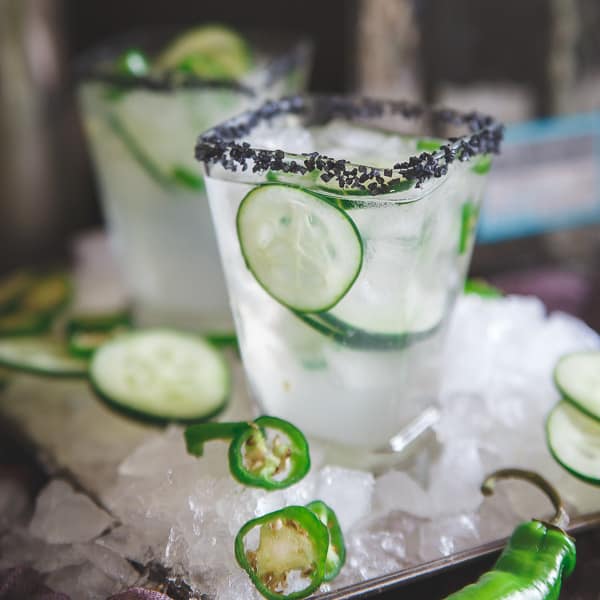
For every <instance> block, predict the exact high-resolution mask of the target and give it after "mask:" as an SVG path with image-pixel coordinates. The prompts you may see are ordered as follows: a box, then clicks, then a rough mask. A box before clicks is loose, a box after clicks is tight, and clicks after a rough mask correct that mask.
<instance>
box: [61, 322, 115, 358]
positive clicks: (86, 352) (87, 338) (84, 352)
mask: <svg viewBox="0 0 600 600" xmlns="http://www.w3.org/2000/svg"><path fill="white" fill-rule="evenodd" d="M123 331H124V330H123V329H115V330H113V331H78V332H76V333H73V334H72V335H71V336H69V340H68V344H67V345H68V348H69V352H70V353H71V355H72V356H75V357H77V358H84V359H89V358H91V357H92V355H93V354H94V352H96V350H98V348H100V346H102V345H103V344H105V343H106V342H108V341H109V340H111V339H112V338H114V337H115V336H117V335H119V334H120V333H123Z"/></svg>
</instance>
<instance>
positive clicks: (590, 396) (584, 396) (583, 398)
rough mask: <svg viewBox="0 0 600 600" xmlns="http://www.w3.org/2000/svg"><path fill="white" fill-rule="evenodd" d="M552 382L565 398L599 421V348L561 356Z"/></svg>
mask: <svg viewBox="0 0 600 600" xmlns="http://www.w3.org/2000/svg"><path fill="white" fill-rule="evenodd" d="M554 383H555V384H556V387H557V388H558V389H559V391H560V393H561V394H562V395H563V397H564V399H565V400H568V401H569V402H571V404H574V405H575V406H576V407H577V408H578V409H579V410H581V411H582V412H584V413H586V414H587V415H588V416H590V417H592V418H593V419H597V420H599V421H600V350H590V351H589V352H575V353H573V354H567V355H566V356H563V357H562V358H561V359H560V360H559V361H558V363H557V364H556V367H555V368H554Z"/></svg>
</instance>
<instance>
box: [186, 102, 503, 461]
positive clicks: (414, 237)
mask: <svg viewBox="0 0 600 600" xmlns="http://www.w3.org/2000/svg"><path fill="white" fill-rule="evenodd" d="M501 137H502V127H501V126H500V125H499V124H497V123H496V122H495V121H494V120H493V119H492V118H491V117H487V116H483V115H480V114H477V113H468V114H461V113H458V112H456V111H452V110H429V109H426V108H422V107H420V106H418V105H413V104H410V103H406V102H401V101H383V100H373V99H364V98H362V99H361V98H352V97H333V96H311V97H292V98H284V99H282V100H279V101H276V102H269V103H266V104H265V105H263V106H262V107H261V108H259V109H257V110H255V111H250V112H247V113H245V114H243V115H241V116H239V117H236V118H234V119H231V120H229V121H227V122H225V123H223V124H222V125H220V126H218V127H215V128H213V129H211V130H209V131H207V132H205V133H204V134H202V135H201V136H200V138H199V141H198V144H197V146H196V157H197V158H198V160H200V162H202V163H203V165H204V171H205V178H206V184H207V191H208V196H209V202H210V206H211V211H212V216H213V220H214V224H215V229H216V232H217V239H218V243H219V249H220V253H221V258H222V261H223V265H224V270H225V275H226V280H227V285H228V288H229V294H230V299H231V303H232V310H233V314H234V319H235V323H236V329H237V333H238V337H239V344H240V349H241V354H242V360H243V363H244V367H245V371H246V375H247V378H248V382H249V387H250V392H251V395H252V396H253V398H254V399H255V400H256V401H257V403H258V405H259V407H260V410H261V411H262V412H264V413H267V414H272V415H276V416H279V417H282V418H285V419H288V420H290V421H292V422H293V423H294V424H296V425H297V426H298V427H300V428H301V429H302V430H303V431H304V432H305V433H307V434H308V435H309V436H311V437H314V438H318V439H322V440H325V441H327V442H331V443H333V444H334V445H339V446H345V447H348V448H350V447H352V448H353V449H354V450H356V449H358V450H359V451H361V452H370V451H376V450H378V449H381V448H384V447H386V445H389V443H390V440H394V439H396V440H397V439H399V438H398V436H399V435H400V437H401V434H402V432H403V431H404V432H407V428H410V425H411V424H414V423H415V421H418V419H419V417H421V416H423V415H424V414H426V413H427V412H428V411H430V410H431V407H432V406H435V404H436V399H437V395H438V389H439V383H440V366H441V357H442V347H443V342H444V337H445V332H446V326H447V323H448V320H449V317H450V314H451V311H452V307H453V305H454V302H455V300H456V297H457V295H458V293H459V292H460V291H461V290H462V288H463V285H464V279H465V276H466V271H467V268H468V264H469V259H470V255H471V250H472V247H473V243H474V231H475V225H476V220H477V214H478V211H479V206H480V203H481V199H482V194H483V189H484V183H485V179H486V173H487V172H488V171H489V168H490V165H491V154H493V153H496V152H498V150H499V145H500V141H501ZM407 435H408V434H407ZM408 437H410V435H408ZM407 439H408V438H407Z"/></svg>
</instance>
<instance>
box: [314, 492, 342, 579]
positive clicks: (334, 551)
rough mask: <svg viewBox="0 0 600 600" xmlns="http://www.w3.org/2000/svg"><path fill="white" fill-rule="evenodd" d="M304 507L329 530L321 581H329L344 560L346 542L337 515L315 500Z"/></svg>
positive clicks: (340, 567) (337, 571)
mask: <svg viewBox="0 0 600 600" xmlns="http://www.w3.org/2000/svg"><path fill="white" fill-rule="evenodd" d="M306 508H308V509H309V510H311V511H312V512H314V513H315V515H317V517H319V520H320V521H321V523H323V525H325V527H327V531H328V532H329V547H328V549H327V559H326V561H325V575H324V576H323V581H331V580H332V579H335V578H336V577H337V576H338V574H339V572H340V571H341V570H342V567H343V566H344V563H345V562H346V544H345V543H344V534H343V533H342V528H341V527H340V524H339V522H338V518H337V515H336V514H335V512H333V510H332V509H331V508H330V507H329V506H327V504H325V502H322V501H321V500H315V501H314V502H310V503H309V504H307V505H306Z"/></svg>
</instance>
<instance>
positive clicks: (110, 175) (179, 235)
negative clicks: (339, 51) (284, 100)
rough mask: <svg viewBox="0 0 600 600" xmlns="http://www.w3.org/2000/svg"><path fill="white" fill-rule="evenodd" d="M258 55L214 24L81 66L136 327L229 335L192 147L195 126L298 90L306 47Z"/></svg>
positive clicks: (105, 200) (127, 45)
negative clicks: (183, 328)
mask: <svg viewBox="0 0 600 600" xmlns="http://www.w3.org/2000/svg"><path fill="white" fill-rule="evenodd" d="M276 46H277V45H276ZM262 47H263V48H264V43H263V45H262ZM260 48H261V47H260V46H256V45H252V43H251V42H249V41H247V40H245V39H243V38H242V37H240V36H239V35H238V34H237V33H234V32H232V31H231V30H229V29H226V28H224V27H220V26H214V25H212V26H206V27H200V28H198V29H194V30H191V31H188V32H186V33H183V34H179V35H175V36H174V35H172V34H166V35H165V34H161V35H153V36H142V37H140V39H137V38H129V39H127V40H125V42H124V43H120V44H115V45H113V46H111V47H110V48H109V51H108V52H107V51H106V49H103V50H101V51H99V52H98V53H95V54H94V55H92V56H90V57H89V58H88V59H87V60H86V64H85V65H84V68H83V76H82V83H81V85H80V86H79V99H80V105H81V108H82V116H83V121H84V125H85V130H86V134H87V137H88V140H89V145H90V149H91V152H92V157H93V159H94V166H95V168H96V173H97V176H98V182H99V186H100V192H101V199H102V204H103V208H104V214H105V218H106V221H107V224H108V227H109V232H110V235H111V241H112V243H113V246H114V249H115V252H116V255H117V258H118V262H119V266H120V267H121V270H122V272H123V275H124V279H125V282H126V284H127V287H128V289H129V292H130V295H131V298H132V300H133V304H134V309H135V316H136V319H137V321H138V322H140V323H142V324H162V323H167V324H172V325H178V326H186V327H192V328H194V329H197V330H200V331H204V332H207V331H211V332H225V331H231V330H232V328H233V325H232V322H231V315H230V311H229V303H228V300H227V291H226V287H225V282H224V279H223V274H222V270H221V267H220V262H219V258H218V251H217V245H216V241H215V236H214V232H213V228H212V223H211V219H210V212H209V208H208V202H207V199H206V193H205V190H204V181H203V179H202V176H201V173H200V169H199V168H198V164H197V163H196V162H195V161H194V157H193V148H194V142H195V139H196V135H197V132H198V131H199V130H202V129H205V128H207V127H210V126H212V125H214V124H215V123H217V122H219V121H220V120H223V119H225V118H228V117H230V116H231V115H233V114H236V113H238V112H240V111H242V110H246V109H247V108H249V107H251V106H256V105H258V104H259V103H260V102H261V101H262V100H264V99H265V98H268V97H275V96H278V95H281V94H282V93H290V92H295V91H299V90H300V89H301V88H302V87H303V85H304V81H305V79H306V75H307V70H308V62H309V61H308V59H309V53H308V49H307V46H306V44H303V43H300V44H297V45H295V46H294V45H291V44H289V43H287V44H283V45H278V46H277V48H276V49H273V48H271V49H267V50H264V49H263V50H261V49H260Z"/></svg>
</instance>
